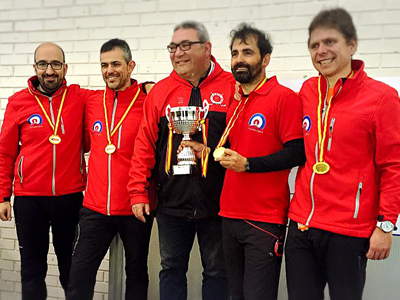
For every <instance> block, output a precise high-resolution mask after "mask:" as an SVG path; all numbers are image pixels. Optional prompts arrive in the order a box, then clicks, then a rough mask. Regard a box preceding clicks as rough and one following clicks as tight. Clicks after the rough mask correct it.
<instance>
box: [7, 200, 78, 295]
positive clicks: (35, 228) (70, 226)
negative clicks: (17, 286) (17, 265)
mask: <svg viewBox="0 0 400 300" xmlns="http://www.w3.org/2000/svg"><path fill="white" fill-rule="evenodd" d="M82 199H83V196H82V193H74V194H69V195H63V196H53V197H39V196H16V197H15V198H14V214H15V222H16V228H17V235H18V243H19V250H20V255H21V283H22V299H23V300H30V299H33V300H42V299H46V297H47V290H46V283H45V278H46V273H47V254H48V251H49V230H50V226H51V231H52V235H53V246H54V251H55V254H56V256H57V261H58V270H59V271H60V282H61V285H62V287H63V289H64V291H66V289H67V287H68V278H69V270H70V266H71V254H72V246H73V241H74V238H75V230H76V224H77V223H78V217H79V209H80V208H81V207H82Z"/></svg>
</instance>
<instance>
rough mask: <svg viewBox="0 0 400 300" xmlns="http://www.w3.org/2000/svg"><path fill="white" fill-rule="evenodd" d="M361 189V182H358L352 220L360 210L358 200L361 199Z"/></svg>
mask: <svg viewBox="0 0 400 300" xmlns="http://www.w3.org/2000/svg"><path fill="white" fill-rule="evenodd" d="M362 187H363V184H362V182H359V183H358V189H357V194H356V201H355V208H354V216H353V218H354V219H356V218H357V217H358V211H359V210H360V198H361V191H362Z"/></svg>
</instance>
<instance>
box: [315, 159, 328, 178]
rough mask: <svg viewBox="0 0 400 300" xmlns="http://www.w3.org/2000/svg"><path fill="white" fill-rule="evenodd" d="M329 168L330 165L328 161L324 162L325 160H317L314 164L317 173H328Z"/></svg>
mask: <svg viewBox="0 0 400 300" xmlns="http://www.w3.org/2000/svg"><path fill="white" fill-rule="evenodd" d="M329 169H330V167H329V165H328V164H327V163H326V162H324V161H320V162H317V163H315V165H314V166H313V170H314V172H315V173H317V174H319V175H322V174H325V173H328V172H329Z"/></svg>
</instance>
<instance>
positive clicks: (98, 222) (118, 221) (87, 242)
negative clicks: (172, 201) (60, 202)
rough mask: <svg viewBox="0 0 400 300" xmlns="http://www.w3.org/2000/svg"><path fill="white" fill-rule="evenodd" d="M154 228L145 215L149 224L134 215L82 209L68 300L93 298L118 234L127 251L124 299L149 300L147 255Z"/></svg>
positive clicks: (149, 217)
mask: <svg viewBox="0 0 400 300" xmlns="http://www.w3.org/2000/svg"><path fill="white" fill-rule="evenodd" d="M152 225H153V216H146V223H143V222H141V221H139V220H138V219H136V217H135V216H133V215H131V216H106V215H103V214H100V213H98V212H95V211H93V210H90V209H88V208H86V207H83V208H82V209H81V212H80V218H79V225H78V231H77V236H76V243H75V248H74V253H73V255H72V266H71V273H70V282H69V287H68V292H67V299H68V300H73V299H74V300H85V299H87V300H89V299H90V300H91V299H92V298H93V294H94V286H95V283H96V274H97V270H98V268H99V266H100V264H101V261H102V260H103V258H104V256H105V255H106V253H107V250H108V248H109V246H110V244H111V242H112V240H113V238H114V237H115V235H116V234H117V233H119V235H120V237H121V240H122V243H123V245H124V249H125V258H126V267H125V272H126V292H125V299H126V300H133V299H134V300H144V299H147V290H148V285H149V276H148V272H147V256H148V253H149V243H150V234H151V228H152Z"/></svg>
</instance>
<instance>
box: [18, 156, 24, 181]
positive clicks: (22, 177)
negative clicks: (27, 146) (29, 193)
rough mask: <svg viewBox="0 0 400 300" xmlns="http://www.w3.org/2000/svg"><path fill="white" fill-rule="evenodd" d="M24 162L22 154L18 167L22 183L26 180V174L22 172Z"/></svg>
mask: <svg viewBox="0 0 400 300" xmlns="http://www.w3.org/2000/svg"><path fill="white" fill-rule="evenodd" d="M23 162H24V156H21V158H20V160H19V163H18V167H17V173H18V177H19V180H20V184H21V185H22V183H23V181H24V175H23V173H22V164H23Z"/></svg>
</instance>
